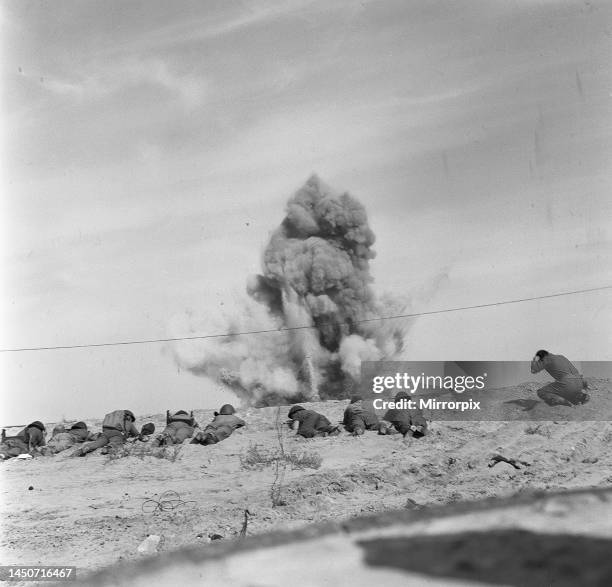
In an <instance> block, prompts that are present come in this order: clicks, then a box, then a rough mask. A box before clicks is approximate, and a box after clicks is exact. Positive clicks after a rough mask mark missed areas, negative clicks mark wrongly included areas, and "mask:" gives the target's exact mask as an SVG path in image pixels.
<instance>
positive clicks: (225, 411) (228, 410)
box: [219, 404, 236, 416]
mask: <svg viewBox="0 0 612 587" xmlns="http://www.w3.org/2000/svg"><path fill="white" fill-rule="evenodd" d="M235 413H236V410H235V409H234V406H232V405H231V404H223V405H222V406H221V409H220V410H219V414H221V415H222V416H231V415H232V414H235Z"/></svg>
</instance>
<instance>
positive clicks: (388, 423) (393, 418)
mask: <svg viewBox="0 0 612 587" xmlns="http://www.w3.org/2000/svg"><path fill="white" fill-rule="evenodd" d="M402 399H406V400H408V399H410V395H409V394H408V393H407V392H405V391H400V392H398V393H397V394H396V396H395V399H394V401H395V402H399V401H401V400H402ZM382 419H383V421H382V422H381V423H380V427H379V429H378V433H379V434H383V435H384V434H397V433H398V432H399V433H400V434H403V435H404V438H405V437H406V436H412V437H413V438H422V437H423V436H425V434H427V420H426V419H425V417H424V416H423V412H422V411H421V409H420V408H417V409H414V410H409V409H391V410H387V413H386V414H385V415H384V416H383V417H382Z"/></svg>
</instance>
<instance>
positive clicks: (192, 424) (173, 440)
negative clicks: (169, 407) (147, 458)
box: [151, 410, 198, 446]
mask: <svg viewBox="0 0 612 587" xmlns="http://www.w3.org/2000/svg"><path fill="white" fill-rule="evenodd" d="M197 426H198V424H197V422H196V421H195V420H194V418H193V412H192V413H191V414H188V413H187V412H186V411H185V410H179V411H178V412H176V413H174V414H171V413H170V412H169V411H166V427H165V428H164V429H163V431H162V432H161V434H159V435H158V436H157V438H155V440H153V442H152V443H151V446H167V445H171V444H182V443H183V442H184V441H185V440H187V439H188V438H191V437H192V436H193V433H194V432H195V429H196V427H197Z"/></svg>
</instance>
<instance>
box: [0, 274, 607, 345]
mask: <svg viewBox="0 0 612 587" xmlns="http://www.w3.org/2000/svg"><path fill="white" fill-rule="evenodd" d="M605 289H612V285H604V286H601V287H593V288H590V289H577V290H574V291H564V292H560V293H554V294H548V295H545V296H534V297H531V298H518V299H515V300H504V301H500V302H491V303H488V304H476V305H474V306H458V307H456V308H444V309H442V310H429V311H426V312H415V313H413V314H397V315H395V316H379V317H377V318H365V319H363V320H356V321H355V323H357V324H362V323H365V322H381V321H383V320H396V319H399V318H417V317H419V316H431V315H433V314H446V313H449V312H460V311H463V310H476V309H478V308H491V307H493V306H505V305H508V304H518V303H521V302H532V301H535V300H547V299H550V298H559V297H562V296H572V295H575V294H581V293H590V292H594V291H602V290H605ZM309 328H316V327H315V326H312V325H308V326H289V327H283V328H272V329H269V330H247V331H244V332H223V333H217V334H202V335H198V336H178V337H175V338H152V339H142V340H122V341H115V342H98V343H91V344H73V345H61V346H39V347H24V348H15V349H0V353H17V352H23V351H55V350H65V349H85V348H95V347H108V346H127V345H134V344H154V343H160V342H178V341H181V340H203V339H206V338H225V337H228V336H246V335H250V334H269V333H272V332H288V331H290V330H306V329H309Z"/></svg>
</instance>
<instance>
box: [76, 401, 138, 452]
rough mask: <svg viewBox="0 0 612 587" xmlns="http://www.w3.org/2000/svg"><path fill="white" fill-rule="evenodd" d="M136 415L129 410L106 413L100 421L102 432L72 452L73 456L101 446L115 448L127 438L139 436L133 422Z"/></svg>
mask: <svg viewBox="0 0 612 587" xmlns="http://www.w3.org/2000/svg"><path fill="white" fill-rule="evenodd" d="M135 421H136V417H135V416H134V414H133V413H132V412H131V411H130V410H115V411H114V412H111V413H110V414H106V416H105V417H104V421H103V422H102V434H100V436H99V437H98V438H97V440H94V441H93V442H89V443H87V444H86V445H85V446H84V447H83V448H80V449H78V450H76V451H74V452H73V453H72V455H71V456H73V457H84V456H85V455H86V454H88V453H90V452H93V451H94V450H97V449H99V448H102V447H103V446H106V445H108V446H109V448H117V447H119V446H121V445H123V444H124V443H125V441H126V440H127V439H128V438H138V437H139V436H140V434H139V432H138V430H137V429H136V426H134V422H135Z"/></svg>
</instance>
